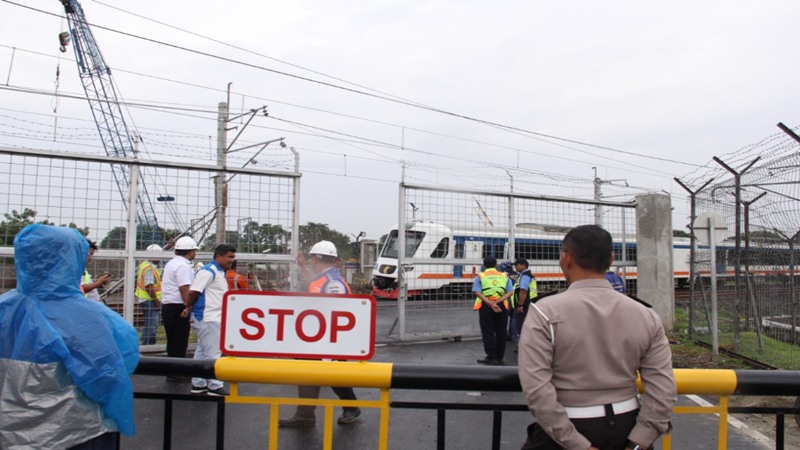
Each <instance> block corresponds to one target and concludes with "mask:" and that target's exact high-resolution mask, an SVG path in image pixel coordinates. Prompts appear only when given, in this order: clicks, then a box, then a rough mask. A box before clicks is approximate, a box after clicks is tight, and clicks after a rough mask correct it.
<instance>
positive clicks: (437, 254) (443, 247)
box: [431, 237, 450, 258]
mask: <svg viewBox="0 0 800 450" xmlns="http://www.w3.org/2000/svg"><path fill="white" fill-rule="evenodd" d="M449 251H450V238H447V237H446V238H442V240H441V241H439V245H437V246H436V248H435V249H433V253H431V258H445V257H447V253H448V252H449Z"/></svg>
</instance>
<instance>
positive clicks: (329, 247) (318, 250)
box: [308, 241, 339, 258]
mask: <svg viewBox="0 0 800 450" xmlns="http://www.w3.org/2000/svg"><path fill="white" fill-rule="evenodd" d="M308 253H309V254H311V255H324V256H333V257H334V258H336V257H338V256H339V254H338V253H336V246H335V245H333V242H331V241H319V242H317V243H316V244H314V246H313V247H311V251H310V252H308Z"/></svg>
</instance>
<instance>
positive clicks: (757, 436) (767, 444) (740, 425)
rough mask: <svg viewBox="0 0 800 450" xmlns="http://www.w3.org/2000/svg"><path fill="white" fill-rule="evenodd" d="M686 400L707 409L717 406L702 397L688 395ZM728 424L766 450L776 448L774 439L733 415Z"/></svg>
mask: <svg viewBox="0 0 800 450" xmlns="http://www.w3.org/2000/svg"><path fill="white" fill-rule="evenodd" d="M686 398H688V399H689V400H691V401H693V402H695V403H697V404H698V405H700V406H705V407H712V406H716V405H713V404H711V403H709V402H707V401H705V400H704V399H702V398H701V397H700V396H697V395H686ZM714 415H715V416H717V417H719V414H714ZM728 424H730V426H732V427H734V428H736V429H737V430H741V431H743V432H745V433H746V434H747V435H748V436H750V437H752V438H753V439H754V440H755V441H756V442H757V443H759V444H761V445H763V446H764V448H765V449H774V448H775V442H774V441H773V440H772V439H770V438H768V437H766V436H764V435H763V434H761V433H760V432H758V431H756V430H754V429H753V428H750V427H749V426H748V425H747V424H745V423H744V422H742V421H741V420H739V419H737V418H736V417H733V415H731V414H728Z"/></svg>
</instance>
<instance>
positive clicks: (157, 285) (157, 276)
mask: <svg viewBox="0 0 800 450" xmlns="http://www.w3.org/2000/svg"><path fill="white" fill-rule="evenodd" d="M148 271H152V272H153V280H154V281H153V290H155V291H156V298H158V300H159V301H161V273H160V272H159V271H158V268H157V267H156V266H155V265H154V264H153V263H151V262H150V261H144V262H142V263H141V264H139V269H137V270H136V292H135V293H134V295H136V298H138V299H140V300H141V301H143V302H146V301H152V300H153V298H152V297H150V293H149V292H147V289H146V288H147V286H146V285H145V284H144V275H145V273H147V272H148Z"/></svg>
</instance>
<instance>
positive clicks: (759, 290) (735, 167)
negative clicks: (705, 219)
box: [686, 132, 800, 370]
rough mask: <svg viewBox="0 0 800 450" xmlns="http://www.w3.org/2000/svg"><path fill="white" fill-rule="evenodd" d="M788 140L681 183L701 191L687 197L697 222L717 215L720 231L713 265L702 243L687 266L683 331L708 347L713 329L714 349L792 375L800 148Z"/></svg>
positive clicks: (723, 160)
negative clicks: (687, 313)
mask: <svg viewBox="0 0 800 450" xmlns="http://www.w3.org/2000/svg"><path fill="white" fill-rule="evenodd" d="M792 134H793V133H791V132H790V133H787V134H776V135H774V136H770V137H769V138H767V139H765V140H763V141H762V142H760V143H758V144H755V145H752V146H748V147H745V148H744V149H742V150H740V151H739V152H736V153H733V154H729V155H723V156H722V157H720V158H714V160H715V162H716V164H717V166H716V167H712V168H708V169H707V170H704V171H697V172H695V173H694V174H692V176H691V177H690V178H687V181H688V182H687V183H686V184H688V185H689V186H694V187H695V188H696V187H698V186H701V187H700V188H699V189H697V190H696V191H695V192H694V193H693V195H692V197H693V202H694V204H695V207H694V211H695V216H698V215H701V214H702V213H716V214H718V215H719V216H721V217H722V218H723V221H724V227H725V231H720V233H721V234H722V235H723V236H721V237H723V239H721V241H720V242H719V243H718V244H716V246H715V247H716V250H715V252H714V255H713V256H714V259H715V262H714V264H713V265H712V252H711V247H710V245H709V244H708V243H707V242H704V243H698V244H697V246H696V248H695V250H694V252H692V257H691V259H689V262H690V264H691V266H692V272H693V274H694V275H693V283H692V284H691V294H690V298H689V301H690V306H689V307H690V311H691V312H692V313H691V314H690V316H689V329H690V333H692V336H693V337H695V338H697V339H699V340H701V341H704V342H708V343H712V341H713V334H712V330H713V327H714V326H715V325H716V326H717V327H718V345H719V348H720V349H722V350H727V351H732V352H734V353H738V354H740V355H743V356H746V357H748V358H751V359H753V360H756V361H759V362H761V363H763V364H765V365H767V366H772V367H776V368H783V369H794V370H797V369H800V351H798V350H799V349H798V347H797V344H798V332H800V328H799V326H800V323H798V320H799V318H798V293H799V292H800V281H799V280H798V271H800V267H798V264H800V250H799V249H798V247H800V245H798V244H800V242H798V236H800V153H798V149H799V148H800V146H799V145H798V143H797V141H796V140H795V139H793V138H792V136H791V135H792ZM795 136H796V135H795ZM690 189H691V188H689V189H687V190H690ZM691 219H692V222H694V221H695V218H694V217H692V218H691ZM691 230H692V228H690V231H691ZM712 272H713V274H714V275H715V278H716V299H715V298H714V297H713V295H712V294H713V292H712V287H713V286H712V284H711V274H712ZM714 301H716V303H717V305H718V306H717V307H718V320H717V322H716V324H715V323H714V321H713V314H712V310H713V306H714V305H713V302H714Z"/></svg>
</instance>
